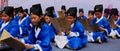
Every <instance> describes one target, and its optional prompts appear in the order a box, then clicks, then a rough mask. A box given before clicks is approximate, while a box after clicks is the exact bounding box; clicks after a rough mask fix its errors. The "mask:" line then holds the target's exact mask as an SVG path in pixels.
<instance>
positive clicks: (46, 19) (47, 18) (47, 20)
mask: <svg viewBox="0 0 120 51" xmlns="http://www.w3.org/2000/svg"><path fill="white" fill-rule="evenodd" d="M45 22H46V23H48V24H49V23H50V17H49V16H45Z"/></svg>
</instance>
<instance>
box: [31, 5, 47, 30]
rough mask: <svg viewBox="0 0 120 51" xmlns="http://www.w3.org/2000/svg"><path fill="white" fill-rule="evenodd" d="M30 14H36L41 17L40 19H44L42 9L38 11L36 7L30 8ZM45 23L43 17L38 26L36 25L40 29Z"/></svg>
mask: <svg viewBox="0 0 120 51" xmlns="http://www.w3.org/2000/svg"><path fill="white" fill-rule="evenodd" d="M30 14H35V15H37V16H39V17H42V13H41V11H40V9H38V8H34V7H31V8H30ZM44 22H45V20H44V18H43V17H42V18H41V20H40V21H39V22H38V24H37V25H36V27H37V28H38V27H40V28H41V27H42V25H43V24H44Z"/></svg>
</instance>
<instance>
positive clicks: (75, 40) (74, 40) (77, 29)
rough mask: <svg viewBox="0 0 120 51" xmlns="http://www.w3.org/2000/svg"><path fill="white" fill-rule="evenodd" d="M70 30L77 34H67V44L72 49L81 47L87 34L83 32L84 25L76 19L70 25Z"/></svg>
mask: <svg viewBox="0 0 120 51" xmlns="http://www.w3.org/2000/svg"><path fill="white" fill-rule="evenodd" d="M71 32H73V33H75V34H78V35H77V36H70V35H67V38H68V40H69V42H68V45H69V47H70V48H72V49H81V48H82V47H84V46H85V45H86V44H87V42H88V41H87V35H85V34H84V27H83V25H82V24H81V23H80V22H79V21H76V22H75V23H74V25H73V26H72V27H71Z"/></svg>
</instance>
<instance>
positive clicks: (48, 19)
mask: <svg viewBox="0 0 120 51" xmlns="http://www.w3.org/2000/svg"><path fill="white" fill-rule="evenodd" d="M52 17H53V14H52V12H48V13H46V14H45V17H44V19H45V22H46V23H47V24H48V25H49V26H50V28H51V41H52V42H54V38H55V35H56V34H57V30H56V29H55V27H54V25H53V24H52V23H51V22H50V18H52Z"/></svg>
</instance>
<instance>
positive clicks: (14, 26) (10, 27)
mask: <svg viewBox="0 0 120 51" xmlns="http://www.w3.org/2000/svg"><path fill="white" fill-rule="evenodd" d="M2 24H3V21H2V22H1V23H0V29H1V30H0V35H1V34H2V32H3V30H4V29H5V30H7V31H8V32H9V33H10V34H11V35H12V36H13V37H18V35H19V33H18V32H19V26H18V23H17V22H16V21H15V20H12V21H10V22H9V23H8V24H7V25H6V26H5V27H3V28H2Z"/></svg>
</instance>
